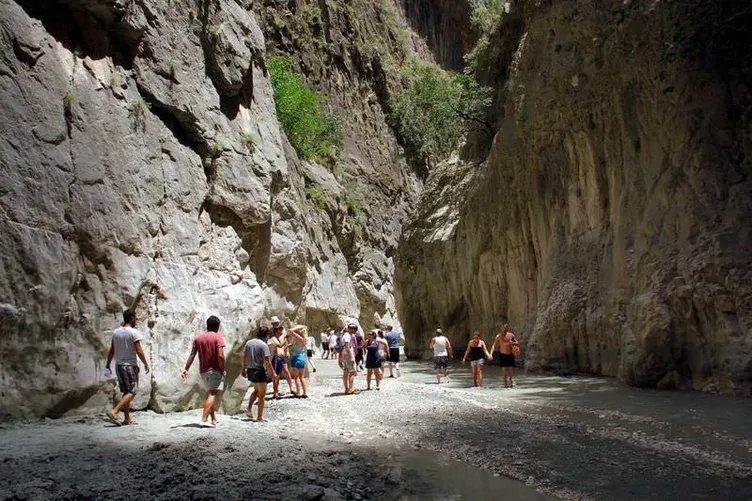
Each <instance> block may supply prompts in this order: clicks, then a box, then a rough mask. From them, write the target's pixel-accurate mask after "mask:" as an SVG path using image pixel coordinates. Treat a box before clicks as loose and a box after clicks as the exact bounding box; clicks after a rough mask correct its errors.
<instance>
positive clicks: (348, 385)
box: [339, 322, 358, 395]
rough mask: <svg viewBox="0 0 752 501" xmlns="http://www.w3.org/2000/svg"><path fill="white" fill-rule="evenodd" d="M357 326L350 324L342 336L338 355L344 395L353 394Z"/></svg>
mask: <svg viewBox="0 0 752 501" xmlns="http://www.w3.org/2000/svg"><path fill="white" fill-rule="evenodd" d="M357 331H358V324H356V323H354V322H350V323H349V324H347V330H346V331H345V332H344V333H343V334H342V351H340V353H339V366H340V367H341V368H342V385H343V386H344V388H345V394H346V395H352V394H353V393H355V374H356V368H355V347H354V343H355V339H354V337H353V336H354V334H355V333H356V332H357Z"/></svg>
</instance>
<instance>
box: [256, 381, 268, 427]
mask: <svg viewBox="0 0 752 501" xmlns="http://www.w3.org/2000/svg"><path fill="white" fill-rule="evenodd" d="M266 384H267V383H254V385H253V386H254V390H253V392H254V393H256V394H257V395H258V398H259V402H258V413H257V414H256V421H263V420H264V407H265V406H266Z"/></svg>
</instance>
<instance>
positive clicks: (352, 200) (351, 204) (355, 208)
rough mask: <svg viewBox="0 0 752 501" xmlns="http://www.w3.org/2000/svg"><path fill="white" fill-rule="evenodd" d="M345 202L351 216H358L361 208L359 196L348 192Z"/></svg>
mask: <svg viewBox="0 0 752 501" xmlns="http://www.w3.org/2000/svg"><path fill="white" fill-rule="evenodd" d="M346 202H347V213H348V214H349V215H351V216H353V217H358V216H359V215H360V213H361V211H362V210H363V203H362V202H361V201H360V198H359V197H358V196H357V195H355V194H353V193H348V194H347V200H346Z"/></svg>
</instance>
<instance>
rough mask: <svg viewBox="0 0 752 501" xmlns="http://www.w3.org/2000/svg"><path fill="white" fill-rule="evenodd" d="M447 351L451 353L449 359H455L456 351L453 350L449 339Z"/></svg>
mask: <svg viewBox="0 0 752 501" xmlns="http://www.w3.org/2000/svg"><path fill="white" fill-rule="evenodd" d="M447 351H448V352H449V359H450V360H451V359H453V358H454V350H452V343H451V342H450V341H449V338H447Z"/></svg>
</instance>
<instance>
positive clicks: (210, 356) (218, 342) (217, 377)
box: [181, 315, 225, 428]
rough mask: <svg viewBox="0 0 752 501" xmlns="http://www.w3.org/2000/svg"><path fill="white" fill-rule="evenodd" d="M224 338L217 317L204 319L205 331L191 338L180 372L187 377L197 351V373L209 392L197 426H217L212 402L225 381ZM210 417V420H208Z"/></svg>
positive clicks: (184, 377)
mask: <svg viewBox="0 0 752 501" xmlns="http://www.w3.org/2000/svg"><path fill="white" fill-rule="evenodd" d="M224 347H225V340H224V338H223V337H222V335H221V334H220V333H219V318H217V317H215V316H214V315H212V316H210V317H209V318H208V319H207V320H206V332H202V333H201V334H199V335H197V336H196V337H195V339H194V340H193V348H192V349H191V354H190V355H189V356H188V361H187V362H186V363H185V369H183V372H182V373H181V376H182V377H183V379H184V380H185V379H188V369H190V368H191V364H192V363H193V359H194V358H196V353H198V361H199V373H200V374H201V381H202V382H203V383H204V386H205V387H206V389H207V390H208V392H209V394H208V395H207V397H206V400H205V401H204V412H203V414H202V415H201V422H200V423H199V426H201V427H203V428H214V427H216V426H217V416H216V415H215V414H214V402H215V399H216V397H217V395H218V394H219V393H220V392H221V391H222V387H223V385H224V382H225V352H224ZM209 417H211V421H209Z"/></svg>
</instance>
